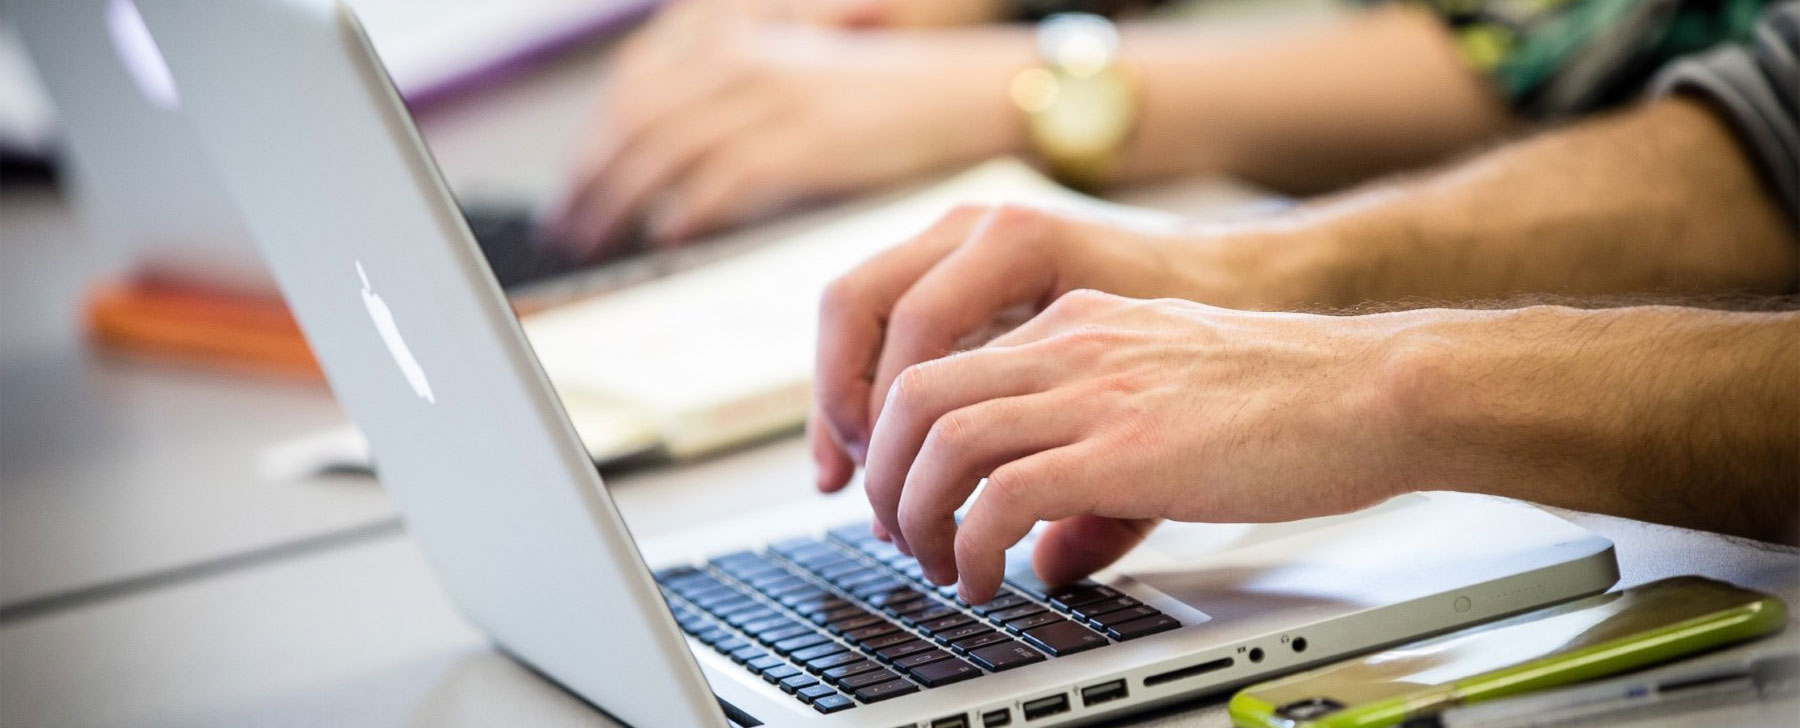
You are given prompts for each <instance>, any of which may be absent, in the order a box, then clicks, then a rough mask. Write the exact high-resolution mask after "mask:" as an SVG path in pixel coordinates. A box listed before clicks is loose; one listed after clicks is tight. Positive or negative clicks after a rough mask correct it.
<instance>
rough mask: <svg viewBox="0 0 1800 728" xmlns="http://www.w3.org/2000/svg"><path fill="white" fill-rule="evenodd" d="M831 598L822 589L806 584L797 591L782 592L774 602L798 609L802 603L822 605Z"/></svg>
mask: <svg viewBox="0 0 1800 728" xmlns="http://www.w3.org/2000/svg"><path fill="white" fill-rule="evenodd" d="M831 596H832V595H831V594H830V593H828V592H826V591H825V590H824V589H821V588H819V587H817V586H813V585H812V584H807V585H806V586H804V587H802V588H799V589H790V590H788V591H785V592H782V593H781V595H780V597H779V598H777V599H776V601H778V602H781V603H782V605H783V606H787V607H798V606H799V605H800V604H801V603H803V602H817V603H823V602H824V601H825V600H826V599H829V598H831Z"/></svg>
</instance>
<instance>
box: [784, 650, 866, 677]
mask: <svg viewBox="0 0 1800 728" xmlns="http://www.w3.org/2000/svg"><path fill="white" fill-rule="evenodd" d="M794 659H796V660H798V659H801V658H799V657H798V656H796V657H795V658H794ZM863 661H864V660H863V656H862V655H861V654H858V653H855V652H849V651H843V652H838V653H835V654H830V655H825V656H823V657H809V658H806V664H804V665H801V667H804V668H806V670H807V671H808V672H824V671H826V670H829V669H831V668H834V667H842V666H844V665H848V664H850V663H852V662H863Z"/></svg>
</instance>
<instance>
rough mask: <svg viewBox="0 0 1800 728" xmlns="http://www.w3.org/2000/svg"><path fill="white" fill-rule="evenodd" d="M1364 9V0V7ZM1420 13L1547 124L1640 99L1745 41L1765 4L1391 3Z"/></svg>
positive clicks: (1600, 0)
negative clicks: (1695, 60)
mask: <svg viewBox="0 0 1800 728" xmlns="http://www.w3.org/2000/svg"><path fill="white" fill-rule="evenodd" d="M1366 1H1367V0H1365V2H1366ZM1393 1H1397V2H1413V3H1416V4H1419V5H1423V6H1426V7H1428V8H1430V9H1431V10H1433V11H1434V12H1436V13H1438V14H1439V15H1441V16H1442V17H1443V18H1444V20H1445V22H1446V23H1448V24H1449V25H1450V27H1451V28H1452V29H1453V30H1454V32H1455V33H1456V38H1457V43H1458V46H1459V47H1460V49H1461V51H1462V54H1463V57H1464V58H1465V59H1467V61H1468V62H1469V64H1470V65H1471V66H1473V67H1475V68H1476V69H1478V70H1480V71H1482V72H1484V73H1486V74H1488V75H1489V76H1491V77H1492V78H1493V80H1494V84H1495V86H1496V88H1498V89H1499V91H1500V93H1501V94H1503V95H1504V96H1505V97H1506V98H1507V99H1508V100H1509V101H1510V102H1511V103H1512V104H1513V105H1514V106H1515V107H1516V108H1518V109H1519V110H1520V111H1521V112H1523V113H1525V114H1527V115H1531V116H1538V117H1553V116H1562V115H1566V114H1573V113H1579V112H1583V111H1589V110H1592V109H1596V108H1601V107H1605V106H1608V105H1612V104H1615V103H1618V102H1620V101H1624V100H1627V99H1630V98H1633V97H1635V96H1637V95H1638V94H1640V93H1641V92H1642V90H1643V88H1644V86H1645V84H1646V83H1647V82H1648V81H1649V79H1650V77H1651V76H1652V75H1654V74H1655V73H1656V70H1657V69H1658V68H1660V67H1662V66H1663V65H1664V64H1665V63H1668V62H1669V61H1671V60H1673V59H1675V58H1676V57H1678V56H1683V55H1687V54H1690V53H1694V52H1696V51H1700V50H1704V49H1706V48H1709V47H1711V46H1714V45H1717V44H1719V43H1724V42H1738V43H1742V42H1745V41H1747V40H1749V38H1750V32H1751V28H1752V27H1753V26H1754V25H1755V22H1756V18H1757V15H1758V13H1759V12H1760V11H1761V10H1762V8H1763V6H1764V5H1766V4H1768V3H1767V2H1766V1H1765V0H1393Z"/></svg>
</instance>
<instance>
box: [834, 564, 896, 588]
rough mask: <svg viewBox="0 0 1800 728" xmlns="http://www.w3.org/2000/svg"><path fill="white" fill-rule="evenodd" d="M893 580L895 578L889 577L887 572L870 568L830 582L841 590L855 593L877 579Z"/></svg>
mask: <svg viewBox="0 0 1800 728" xmlns="http://www.w3.org/2000/svg"><path fill="white" fill-rule="evenodd" d="M893 578H894V577H893V576H891V575H889V574H888V572H886V571H883V570H880V569H872V568H870V569H862V570H858V571H853V572H850V573H848V574H844V575H842V576H839V577H838V578H836V579H831V580H830V581H831V583H833V584H836V585H838V587H839V588H842V589H847V590H850V591H851V592H852V593H854V592H855V590H856V588H857V587H859V586H862V585H864V584H867V583H869V582H872V581H875V580H876V579H881V580H885V581H892V580H893Z"/></svg>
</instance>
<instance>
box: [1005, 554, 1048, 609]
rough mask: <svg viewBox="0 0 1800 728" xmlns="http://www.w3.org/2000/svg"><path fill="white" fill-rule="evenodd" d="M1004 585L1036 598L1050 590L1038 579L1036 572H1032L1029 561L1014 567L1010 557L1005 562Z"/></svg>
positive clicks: (1041, 597) (1041, 596) (1042, 596)
mask: <svg viewBox="0 0 1800 728" xmlns="http://www.w3.org/2000/svg"><path fill="white" fill-rule="evenodd" d="M1006 585H1007V586H1010V587H1012V588H1014V589H1017V590H1018V591H1019V593H1020V594H1024V595H1026V596H1030V597H1036V598H1038V599H1043V598H1044V592H1047V591H1049V590H1050V588H1049V587H1047V586H1045V585H1044V582H1042V581H1040V580H1038V578H1037V574H1034V573H1032V570H1031V564H1030V563H1028V562H1027V563H1023V564H1021V565H1020V566H1018V567H1015V566H1014V564H1013V562H1012V559H1010V558H1009V559H1007V564H1006Z"/></svg>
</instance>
